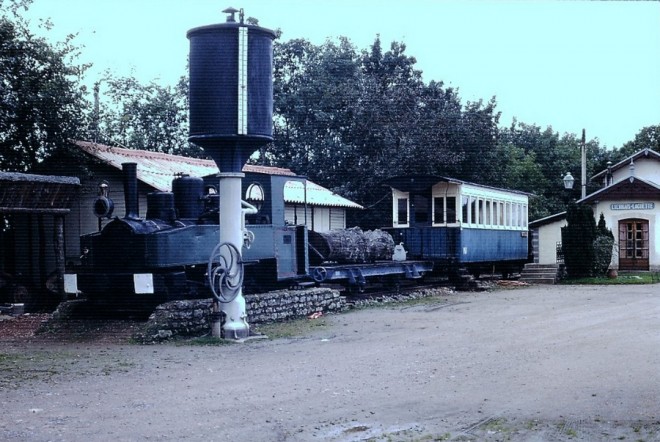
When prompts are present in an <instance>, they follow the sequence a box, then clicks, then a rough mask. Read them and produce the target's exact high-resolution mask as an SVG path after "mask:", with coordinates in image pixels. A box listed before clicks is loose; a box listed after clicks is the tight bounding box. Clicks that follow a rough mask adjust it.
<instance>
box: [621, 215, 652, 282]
mask: <svg viewBox="0 0 660 442" xmlns="http://www.w3.org/2000/svg"><path fill="white" fill-rule="evenodd" d="M619 269H620V270H648V269H649V222H648V220H645V219H625V220H622V221H619Z"/></svg>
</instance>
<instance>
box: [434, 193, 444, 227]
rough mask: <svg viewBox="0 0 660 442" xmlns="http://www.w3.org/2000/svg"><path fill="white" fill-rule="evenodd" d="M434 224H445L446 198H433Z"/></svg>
mask: <svg viewBox="0 0 660 442" xmlns="http://www.w3.org/2000/svg"><path fill="white" fill-rule="evenodd" d="M433 223H434V224H444V223H445V198H444V197H441V196H436V197H435V198H433Z"/></svg>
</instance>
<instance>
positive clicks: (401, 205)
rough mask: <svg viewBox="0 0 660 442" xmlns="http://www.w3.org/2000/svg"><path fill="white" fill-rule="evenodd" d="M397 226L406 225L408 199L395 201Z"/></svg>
mask: <svg viewBox="0 0 660 442" xmlns="http://www.w3.org/2000/svg"><path fill="white" fill-rule="evenodd" d="M396 222H397V224H399V225H402V224H408V198H398V199H397V219H396Z"/></svg>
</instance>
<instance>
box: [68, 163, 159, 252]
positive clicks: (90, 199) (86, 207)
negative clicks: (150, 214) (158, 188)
mask: <svg viewBox="0 0 660 442" xmlns="http://www.w3.org/2000/svg"><path fill="white" fill-rule="evenodd" d="M102 181H107V182H108V197H109V198H110V199H111V200H112V202H113V203H114V211H113V212H112V218H114V217H120V218H121V217H123V216H124V215H125V213H126V206H125V204H124V183H123V179H122V172H121V171H120V170H118V169H115V168H114V167H110V166H100V167H99V168H96V169H94V170H93V173H92V176H91V177H89V178H88V179H85V180H82V181H81V189H80V196H79V198H78V201H76V202H75V203H74V205H73V206H72V207H71V213H70V214H69V215H68V216H67V217H66V221H65V224H64V235H65V240H64V241H65V247H66V261H67V264H69V263H70V264H76V263H78V261H79V258H80V254H81V250H80V235H84V234H87V233H93V232H97V231H98V230H99V227H103V226H105V225H106V224H107V223H108V222H110V221H111V219H103V220H101V225H100V226H99V219H98V218H97V217H96V216H95V215H94V212H93V207H94V201H95V200H96V198H97V197H98V193H99V184H100V183H101V182H102ZM153 191H154V189H153V188H151V187H150V186H147V185H146V184H144V183H142V182H138V201H139V214H140V216H141V217H144V216H145V215H146V214H147V194H148V193H150V192H153Z"/></svg>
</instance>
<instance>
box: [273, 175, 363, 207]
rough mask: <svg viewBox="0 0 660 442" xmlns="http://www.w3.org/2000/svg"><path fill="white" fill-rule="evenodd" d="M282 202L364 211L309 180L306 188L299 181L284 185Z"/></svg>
mask: <svg viewBox="0 0 660 442" xmlns="http://www.w3.org/2000/svg"><path fill="white" fill-rule="evenodd" d="M305 187H306V188H305ZM284 201H286V202H287V203H294V204H304V203H305V201H306V202H307V204H309V205H312V206H327V207H345V208H351V209H364V207H362V206H361V205H359V204H357V203H354V202H353V201H351V200H348V199H346V198H344V197H342V196H339V195H337V194H336V193H334V192H332V191H330V190H328V189H326V188H325V187H323V186H319V185H318V184H316V183H314V182H312V181H309V180H308V181H307V186H305V184H304V183H303V182H301V181H293V180H292V181H287V182H286V184H285V185H284Z"/></svg>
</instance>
